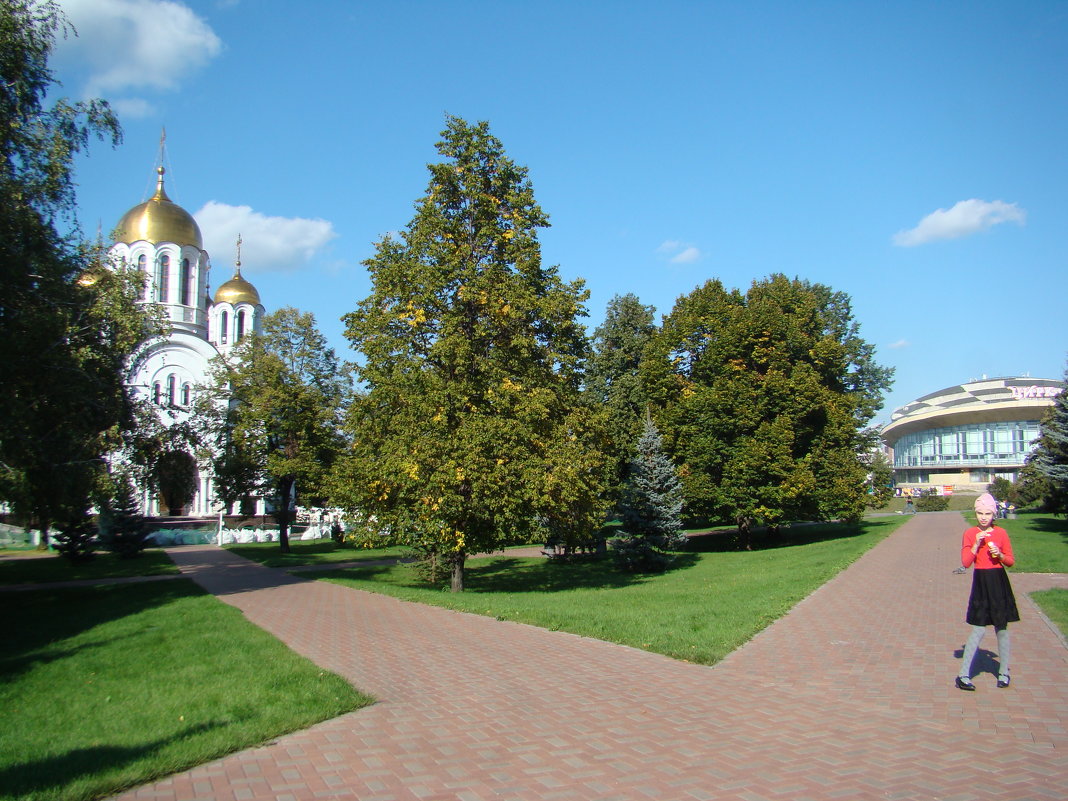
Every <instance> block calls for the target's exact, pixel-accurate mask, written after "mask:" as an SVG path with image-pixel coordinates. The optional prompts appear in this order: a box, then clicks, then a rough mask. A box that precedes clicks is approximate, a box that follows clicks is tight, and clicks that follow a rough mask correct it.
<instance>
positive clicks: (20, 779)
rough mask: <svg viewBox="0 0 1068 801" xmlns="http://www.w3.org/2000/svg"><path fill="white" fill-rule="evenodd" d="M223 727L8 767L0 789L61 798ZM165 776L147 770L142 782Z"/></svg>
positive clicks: (0, 774)
mask: <svg viewBox="0 0 1068 801" xmlns="http://www.w3.org/2000/svg"><path fill="white" fill-rule="evenodd" d="M223 725H225V724H222V723H217V722H210V723H200V724H197V725H195V726H187V727H186V728H184V729H182V730H180V731H178V732H176V733H175V734H174V735H172V736H171V737H167V738H164V739H161V740H156V741H154V742H149V743H144V744H142V745H136V746H110V745H99V746H93V747H90V748H75V749H73V750H71V751H68V752H66V753H63V754H56V755H55V756H49V757H44V758H42V759H35V760H31V761H28V762H20V763H16V764H13V765H8V766H5V767H3V768H0V787H2V788H3V792H4V794H5V796H6V797H12V798H29V797H37V798H55V797H59V795H60V793H61V791H62V790H63V788H65V787H67V786H69V785H71V784H73V783H74V782H77V781H80V780H83V779H86V778H89V777H92V776H94V775H97V776H99V775H101V774H106V773H109V772H113V771H122V770H123V769H124V768H126V766H128V765H131V764H133V763H136V762H139V761H141V760H144V759H146V758H149V757H152V756H153V755H155V754H157V753H159V752H160V751H162V750H163V749H164V748H166V747H167V746H169V745H171V744H172V743H175V742H178V741H180V740H183V739H186V738H188V737H192V736H195V735H199V734H203V733H205V732H208V731H211V730H213V729H217V728H220V727H221V726H223ZM166 767H167V769H168V771H170V770H171V769H179V770H180V769H181V768H180V767H176V766H175V765H173V764H172V763H171V762H167V763H166ZM161 775H162V774H160V773H159V772H152V771H146V772H145V773H144V776H143V779H139V780H138V782H139V783H140V782H141V781H151V780H152V779H153V778H158V777H159V776H161ZM128 786H129V783H128V782H126V783H123V784H120V783H118V782H117V781H116V783H115V784H114V785H113V786H99V787H97V788H94V792H93V796H94V797H96V796H99V795H100V794H101V793H102V792H106V793H108V794H112V793H115V792H119V791H121V790H123V789H124V788H125V787H128Z"/></svg>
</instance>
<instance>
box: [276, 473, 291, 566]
mask: <svg viewBox="0 0 1068 801" xmlns="http://www.w3.org/2000/svg"><path fill="white" fill-rule="evenodd" d="M292 489H293V479H291V478H283V479H281V480H280V481H279V482H278V500H279V505H278V510H277V511H276V512H275V516H276V517H277V518H278V545H279V548H280V549H281V551H282V553H289V495H290V492H291V491H292Z"/></svg>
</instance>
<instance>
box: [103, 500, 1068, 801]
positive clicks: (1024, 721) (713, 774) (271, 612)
mask: <svg viewBox="0 0 1068 801" xmlns="http://www.w3.org/2000/svg"><path fill="white" fill-rule="evenodd" d="M964 527H965V522H964V519H963V518H962V517H961V515H959V514H956V513H934V514H921V515H916V516H915V517H914V518H912V519H911V520H909V521H908V522H907V523H906V524H905V525H904V526H903V527H901V528H900V529H899V530H898V531H897V532H896V533H894V534H893V535H892V536H891V537H889V538H887V539H886V540H885V541H883V542H882V543H880V544H879V545H878V546H876V547H875V548H874V549H872V550H871V551H869V552H868V553H867V554H866V555H865V556H864V557H862V558H861V559H859V560H858V561H857V562H856V563H854V564H853V565H852V566H850V567H849V568H848V569H846V570H845V571H843V572H842V573H841V574H839V575H838V576H837V577H836V578H835V579H834V580H832V581H831V582H829V583H828V584H826V585H825V586H823V587H822V588H820V589H819V590H817V591H816V592H815V593H813V594H812V595H811V596H810V597H808V598H807V599H805V600H804V601H802V602H801V603H800V604H798V606H797V607H795V608H794V609H793V610H792V611H791V612H790V613H789V614H788V615H786V616H785V617H784V618H782V619H781V620H779V621H778V622H776V623H774V624H773V625H772V626H770V627H769V628H768V629H766V630H765V631H763V632H761V633H760V634H758V635H757V636H756V637H755V638H754V639H753V640H752V641H751V642H749V643H748V644H747V645H745V646H743V647H742V648H740V649H739V650H737V651H736V652H734V653H733V654H731V655H730V656H729V657H728V658H726V659H725V660H723V661H722V662H721V663H719V664H718V665H716V666H714V667H707V666H700V665H692V664H687V663H685V662H679V661H675V660H672V659H668V658H666V657H662V656H659V655H656V654H650V653H645V652H643V651H639V650H636V649H633V648H627V647H623V646H619V645H613V644H609V643H604V642H600V641H597V640H591V639H586V638H582V637H577V636H574V635H570V634H565V633H562V632H550V631H544V630H541V629H537V628H534V627H531V626H525V625H521V624H516V623H508V622H502V621H497V620H493V619H490V618H484V617H479V616H476V615H470V614H464V613H458V612H451V611H447V610H442V609H436V608H433V607H428V606H422V605H419V604H412V603H406V602H402V601H398V600H395V599H392V598H388V597H385V596H380V595H374V594H371V593H365V592H360V591H356V590H352V589H348V588H344V587H340V586H337V585H333V584H329V583H325V582H314V581H306V580H304V579H300V578H296V577H293V576H289V575H286V574H283V573H281V572H280V571H276V570H269V569H267V568H263V567H260V566H258V565H253V564H251V563H249V562H245V561H244V560H241V559H240V558H238V557H236V556H234V555H232V554H229V553H227V552H226V551H222V550H220V549H216V548H211V547H198V548H191V547H186V548H181V549H175V550H174V551H173V552H172V553H173V556H174V558H175V560H176V561H177V562H178V563H179V565H180V566H181V568H182V570H183V572H185V573H187V574H188V575H190V576H192V578H193V579H195V580H196V581H197V582H199V583H200V584H202V585H203V586H204V587H206V588H207V589H208V590H209V591H211V592H212V593H215V594H217V595H218V596H219V597H220V598H222V599H223V600H224V601H226V602H227V603H230V604H233V605H234V606H236V607H238V608H240V609H242V610H243V611H244V613H245V614H246V615H247V617H248V618H249V619H250V620H251V621H253V622H254V623H256V624H258V625H260V626H262V627H263V628H265V629H266V630H267V631H269V632H271V633H273V634H274V635H276V636H277V637H279V638H280V639H281V640H282V641H284V642H285V643H287V644H288V645H289V646H290V647H292V648H293V649H295V650H296V651H298V652H300V653H302V654H304V655H306V656H308V657H309V658H311V659H312V660H314V661H315V662H316V663H317V664H319V665H321V666H322V667H324V668H327V669H329V670H332V671H336V672H337V673H339V674H341V675H343V676H346V677H347V678H348V679H349V680H350V681H351V682H352V683H353V684H354V685H355V686H357V687H359V688H360V689H361V690H364V691H366V692H368V693H370V694H371V695H373V696H375V697H376V698H378V699H379V701H378V703H376V704H375V705H373V706H371V707H368V708H366V709H362V710H359V711H357V712H353V713H351V714H348V715H344V716H342V717H340V718H336V719H334V720H331V721H328V722H325V723H322V724H320V725H317V726H315V727H313V728H311V729H308V730H306V731H303V732H299V733H296V734H293V735H289V736H286V737H281V738H279V739H278V740H277V741H275V742H273V743H270V744H268V745H265V746H263V747H260V748H256V749H252V750H249V751H245V752H241V753H238V754H234V755H232V756H230V757H227V758H224V759H221V760H218V761H216V762H212V763H210V764H207V765H203V766H201V767H198V768H196V769H194V770H191V771H188V772H186V773H182V774H179V775H175V776H172V777H170V778H168V779H166V780H164V781H160V782H158V783H155V784H152V785H148V786H145V787H142V788H139V789H137V790H135V791H131V792H129V793H127V794H125V795H123V796H121V799H122V800H123V801H132V800H133V799H139V800H140V801H145V800H146V799H153V801H258V800H259V799H272V801H305V800H306V799H308V800H311V799H358V801H446V800H448V801H488V800H489V799H509V800H511V801H624V800H625V801H631V799H634V800H638V799H650V800H653V801H675V799H679V800H680V801H681V800H682V799H686V801H706V800H707V801H712V800H715V801H772V800H773V799H783V801H806V800H807V799H813V800H816V799H818V800H819V801H823V800H824V799H848V800H853V799H855V800H856V801H875V800H876V799H883V800H886V799H891V800H893V801H906V800H911V799H916V800H917V801H920V800H921V799H922V801H932V800H933V799H944V801H970V800H972V799H984V800H985V799H999V800H1000V799H1004V801H1040V800H1041V801H1063V799H1065V798H1068V732H1066V725H1068V647H1066V645H1065V643H1064V641H1063V640H1062V638H1061V637H1060V635H1059V633H1058V632H1057V631H1056V629H1055V628H1053V627H1052V626H1051V624H1049V622H1048V621H1047V620H1046V619H1045V618H1044V617H1042V615H1041V614H1040V613H1039V612H1038V610H1037V607H1035V606H1034V604H1033V603H1032V602H1031V601H1030V599H1029V598H1028V597H1027V593H1028V592H1030V591H1033V590H1036V589H1042V588H1046V587H1065V588H1068V576H1065V575H1033V574H1032V575H1029V574H1025V573H1016V572H1014V573H1013V576H1012V581H1013V584H1014V587H1015V590H1016V594H1017V599H1018V602H1019V605H1020V608H1021V616H1022V618H1023V620H1022V621H1021V622H1019V623H1016V624H1013V625H1012V626H1011V627H1010V630H1011V632H1012V636H1013V651H1014V653H1013V667H1012V675H1013V683H1012V686H1011V687H1010V688H1008V689H1004V690H998V689H996V688H995V678H996V671H997V661H996V655H995V654H994V653H992V652H995V651H996V641H995V638H994V636H993V632H992V630H991V631H990V633H989V634H988V635H987V638H986V639H985V640H984V642H983V645H982V647H981V650H980V655H979V657H978V658H977V660H976V669H977V672H976V676H975V683H976V685H977V687H978V690H977V691H976V692H974V693H965V692H961V691H959V690H957V689H956V688H954V687H953V677H954V676H955V675H956V671H957V667H958V660H959V655H960V651H961V648H962V646H963V643H964V640H965V638H966V637H967V634H968V631H969V627H968V626H967V625H966V624H965V623H964V622H963V610H964V605H965V601H966V599H967V595H968V590H969V586H970V583H971V576H970V575H969V574H964V575H961V574H955V573H953V568H954V567H955V566H956V565H957V564H958V556H959V548H960V535H961V532H962V531H963V529H964ZM1020 567H1021V568H1026V566H1025V565H1021V566H1020ZM709 602H710V603H712V602H713V601H712V599H711V598H710V599H709ZM985 649H990V650H989V651H987V650H985Z"/></svg>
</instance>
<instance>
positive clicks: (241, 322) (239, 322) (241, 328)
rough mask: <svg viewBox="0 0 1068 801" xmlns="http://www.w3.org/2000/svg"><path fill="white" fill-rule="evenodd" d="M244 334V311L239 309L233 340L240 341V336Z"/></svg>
mask: <svg viewBox="0 0 1068 801" xmlns="http://www.w3.org/2000/svg"><path fill="white" fill-rule="evenodd" d="M244 336H245V313H244V312H243V311H239V312H238V313H237V336H236V337H234V341H235V342H240V341H241V339H242V337H244Z"/></svg>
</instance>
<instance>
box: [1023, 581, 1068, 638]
mask: <svg viewBox="0 0 1068 801" xmlns="http://www.w3.org/2000/svg"><path fill="white" fill-rule="evenodd" d="M1031 597H1032V598H1033V599H1034V601H1035V603H1036V604H1038V606H1039V608H1041V609H1042V611H1043V612H1044V613H1045V615H1046V617H1048V618H1049V619H1050V620H1052V621H1053V622H1054V623H1055V624H1056V626H1057V628H1059V629H1060V630H1061V636H1062V637H1068V590H1040V591H1039V592H1033V593H1031Z"/></svg>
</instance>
